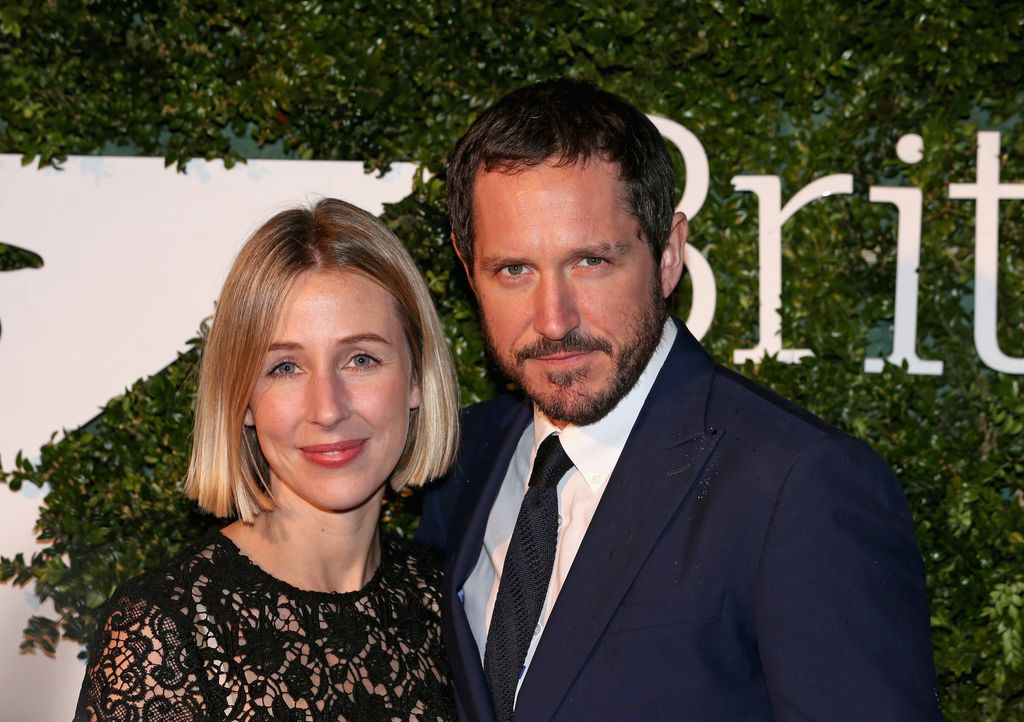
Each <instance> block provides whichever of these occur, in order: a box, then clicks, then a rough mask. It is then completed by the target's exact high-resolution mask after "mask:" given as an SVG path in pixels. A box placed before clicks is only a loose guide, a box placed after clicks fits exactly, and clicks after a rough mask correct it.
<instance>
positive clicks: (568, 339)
mask: <svg viewBox="0 0 1024 722" xmlns="http://www.w3.org/2000/svg"><path fill="white" fill-rule="evenodd" d="M589 351H601V352H603V353H606V354H608V355H609V356H611V355H612V345H611V343H609V342H608V341H607V340H606V339H603V338H598V337H597V336H591V335H589V334H586V333H583V332H582V331H580V330H578V329H573V330H572V331H570V332H569V333H567V334H566V335H565V336H563V337H562V338H560V339H557V340H552V339H550V338H540V339H538V340H537V341H535V342H533V343H531V344H530V345H529V346H524V347H523V348H521V349H519V350H518V351H516V362H517V363H519V364H522V363H525V362H526V361H529V360H530V359H532V358H539V357H542V356H551V355H552V354H556V353H587V352H589Z"/></svg>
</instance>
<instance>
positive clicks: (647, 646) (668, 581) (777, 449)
mask: <svg viewBox="0 0 1024 722" xmlns="http://www.w3.org/2000/svg"><path fill="white" fill-rule="evenodd" d="M678 326H679V334H678V336H677V340H676V342H675V345H674V346H673V348H672V351H671V353H670V355H669V357H668V360H667V362H666V363H665V365H664V367H663V368H662V370H661V372H660V374H659V376H658V378H657V380H656V382H655V385H654V388H653V389H652V391H651V393H650V395H649V397H648V399H647V402H646V404H645V406H644V408H643V410H642V411H641V413H640V417H639V418H638V420H637V422H636V425H635V426H634V429H633V431H632V433H631V434H630V437H629V439H628V441H627V442H626V445H625V448H624V449H623V451H622V456H621V457H620V459H619V462H618V464H617V465H616V467H615V470H614V472H613V473H612V476H611V478H610V480H609V482H608V485H607V487H606V489H605V492H604V496H603V497H602V499H601V502H600V505H599V506H598V509H597V512H596V513H595V515H594V518H593V520H592V522H591V524H590V527H589V529H588V531H587V534H586V536H585V538H584V540H583V543H582V545H581V546H580V549H579V552H578V554H577V556H576V559H575V561H574V562H573V565H572V568H571V569H570V571H569V575H568V577H567V578H566V580H565V584H564V586H563V587H562V589H561V591H560V593H559V596H558V600H557V603H556V604H555V606H554V608H553V609H552V611H551V615H550V619H549V621H548V624H547V626H546V627H545V630H544V633H543V636H542V637H541V640H540V644H539V646H538V648H537V651H536V654H535V656H534V658H533V661H532V663H531V665H530V668H529V670H528V672H527V675H526V678H525V680H524V682H523V685H522V689H521V690H520V693H519V698H518V702H517V705H516V720H521V721H528V722H533V721H535V720H587V721H588V722H593V721H599V720H615V721H617V722H621V721H623V720H638V721H640V720H642V721H644V722H647V721H649V720H701V721H703V720H730V721H736V722H740V721H741V720H744V721H745V720H823V721H827V722H836V721H840V720H851V721H855V722H866V721H868V720H870V721H871V722H881V721H882V720H894V721H899V722H908V721H912V720H936V719H941V714H940V712H939V708H938V703H937V701H936V697H935V692H934V685H935V679H934V677H935V671H934V665H933V661H932V648H931V638H930V631H929V619H928V605H927V601H926V599H925V591H924V572H923V567H922V563H921V558H920V554H919V552H918V550H917V546H916V543H915V540H914V531H913V527H912V523H911V518H910V511H909V509H908V507H907V502H906V499H905V497H904V496H903V492H902V490H901V489H900V486H899V483H898V482H897V480H896V478H895V477H894V475H893V474H892V472H891V471H890V469H889V468H888V467H887V466H886V464H885V463H884V462H883V461H882V460H881V459H880V458H879V457H878V456H877V455H876V454H875V453H874V452H872V451H871V449H869V448H868V447H867V446H866V445H864V444H863V443H861V442H859V441H856V440H855V439H853V438H851V437H849V436H847V435H846V434H843V433H841V432H839V431H837V430H835V429H833V428H831V427H829V426H828V425H826V424H825V423H824V422H822V421H821V420H820V419H818V418H816V417H814V416H813V415H811V414H809V413H808V412H806V411H804V410H803V409H800V408H799V407H797V406H795V405H793V404H791V403H789V402H787V401H786V400H784V399H782V398H780V397H778V396H776V395H774V394H772V393H771V392H769V391H767V390H765V389H763V388H761V387H759V386H757V385H756V384H754V383H752V382H750V381H748V380H746V379H744V378H743V377H741V376H739V375H737V374H735V373H733V372H731V371H729V370H727V369H724V368H722V367H720V366H717V365H716V364H715V363H714V362H713V361H712V360H711V359H710V358H709V357H708V356H707V354H706V353H705V352H704V351H703V350H702V349H701V347H700V345H699V344H698V343H697V341H696V340H694V338H693V337H692V336H691V335H690V334H689V332H688V331H687V330H686V329H685V327H683V326H682V325H681V324H678ZM531 419H532V411H531V407H530V406H529V405H528V404H527V403H524V402H522V401H519V400H515V399H512V398H509V397H501V398H498V399H495V400H493V401H490V402H486V403H483V404H478V405H476V406H473V407H470V408H468V409H466V410H465V411H464V414H463V444H462V452H461V456H460V458H459V461H458V462H457V464H456V466H455V468H454V469H453V471H452V472H451V473H450V474H449V476H448V477H447V478H446V479H445V480H443V481H442V482H441V483H440V484H439V485H437V486H435V487H434V488H433V489H432V490H430V491H429V492H428V493H427V495H426V497H425V499H424V516H423V521H422V525H421V528H420V532H419V534H418V538H419V539H420V540H421V541H423V542H424V543H427V544H430V545H433V546H437V547H440V548H443V549H445V550H446V552H447V565H446V579H445V584H444V592H445V594H444V601H443V612H442V624H443V631H444V636H445V640H446V643H447V646H448V654H449V657H450V660H451V666H452V673H453V676H454V680H455V686H456V691H457V696H458V702H459V708H460V714H461V715H462V717H463V718H464V719H466V720H472V721H473V722H477V721H490V720H493V719H494V717H493V712H492V710H491V703H490V698H489V695H488V691H487V684H486V681H485V679H484V675H483V670H482V668H481V664H480V653H479V651H478V648H477V646H476V642H475V640H474V638H473V634H472V632H471V631H470V628H469V625H468V623H467V620H466V615H465V613H464V612H463V608H462V604H461V602H460V599H459V591H460V590H461V588H462V585H463V583H464V582H465V580H466V578H467V576H468V575H469V573H470V572H471V571H472V569H473V566H474V565H475V564H476V561H477V558H478V556H479V554H480V549H481V544H482V538H483V534H484V528H485V526H486V524H487V516H488V514H489V512H490V509H491V505H492V504H493V502H494V499H495V496H496V495H497V492H498V488H499V486H500V485H501V482H502V479H503V477H504V475H505V472H506V469H507V467H508V464H509V459H510V458H511V456H512V452H513V450H514V449H515V446H516V443H517V441H518V440H519V438H520V435H521V434H522V432H523V430H524V429H525V428H526V426H527V424H529V423H530V421H531Z"/></svg>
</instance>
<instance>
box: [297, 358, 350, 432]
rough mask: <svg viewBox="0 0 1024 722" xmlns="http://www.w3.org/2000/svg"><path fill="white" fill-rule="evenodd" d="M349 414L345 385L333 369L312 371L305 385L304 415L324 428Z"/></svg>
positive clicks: (332, 425) (331, 425) (329, 426)
mask: <svg viewBox="0 0 1024 722" xmlns="http://www.w3.org/2000/svg"><path fill="white" fill-rule="evenodd" d="M348 415H349V405H348V400H347V398H346V392H345V385H344V382H343V381H342V379H341V378H339V376H338V374H337V372H336V370H335V369H328V370H324V371H319V372H317V373H314V374H313V375H312V377H311V378H310V381H309V384H308V385H307V386H306V417H307V419H308V420H309V421H310V422H311V423H314V424H316V425H318V426H322V427H324V428H332V427H334V426H335V425H336V424H337V423H338V422H339V421H342V420H343V419H345V418H347V417H348Z"/></svg>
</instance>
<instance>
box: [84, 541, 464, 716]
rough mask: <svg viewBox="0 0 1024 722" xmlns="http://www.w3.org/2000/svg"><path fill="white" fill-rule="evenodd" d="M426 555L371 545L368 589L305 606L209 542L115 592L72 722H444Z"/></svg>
mask: <svg viewBox="0 0 1024 722" xmlns="http://www.w3.org/2000/svg"><path fill="white" fill-rule="evenodd" d="M439 586H440V572H439V570H438V565H437V561H436V559H435V558H434V557H433V556H432V555H431V553H430V552H428V551H426V550H423V549H420V548H419V547H416V546H414V545H413V544H410V543H408V542H404V541H401V540H398V539H393V538H389V537H384V538H382V542H381V562H380V566H379V567H378V569H377V572H376V573H375V574H374V577H373V579H371V580H370V582H369V583H368V584H367V585H366V586H365V587H364V588H363V589H361V590H359V591H357V592H349V593H344V594H342V593H322V592H308V591H303V590H300V589H296V588H295V587H292V586H290V585H288V584H285V583H284V582H281V581H278V580H277V579H275V578H274V577H272V576H270V575H269V574H267V573H266V572H264V571H263V570H262V569H260V568H259V567H258V566H256V565H255V564H254V563H253V562H251V561H250V560H249V559H248V558H247V557H246V556H244V555H243V554H242V553H241V552H240V551H239V549H238V547H236V546H235V545H234V543H232V542H231V541H230V540H229V539H228V538H227V537H225V536H224V535H223V534H221V533H219V532H214V533H211V534H210V535H208V536H207V537H206V538H204V540H203V541H202V543H201V544H200V545H199V546H198V547H197V548H195V549H193V550H192V551H191V552H189V553H188V554H185V555H183V556H180V557H178V558H177V559H175V560H174V561H172V562H170V563H169V564H167V565H165V566H163V567H161V568H160V569H157V570H155V571H153V572H149V573H147V574H144V575H142V576H141V577H138V578H136V579H133V580H132V581H130V582H128V583H127V584H126V585H124V586H123V587H121V588H120V589H119V590H118V591H117V593H116V594H115V595H114V596H113V598H112V599H111V600H110V601H109V602H108V603H107V607H106V609H105V612H106V619H105V622H104V623H103V625H102V627H101V628H100V629H99V631H98V634H97V637H96V638H95V641H94V644H93V647H92V657H91V659H90V660H89V666H88V668H87V670H86V675H85V681H84V682H83V683H82V693H81V697H80V698H79V701H78V710H77V712H76V714H75V720H76V722H79V721H87V720H102V721H103V722H107V721H108V720H110V721H112V722H113V721H116V722H129V721H131V722H194V721H196V720H210V721H212V720H218V721H219V720H247V721H249V722H257V721H263V720H274V721H275V722H279V721H281V722H284V721H287V722H292V721H294V722H299V721H300V720H301V722H321V721H323V722H326V721H327V720H330V722H336V721H337V720H372V721H373V722H377V721H378V720H452V719H455V709H454V702H453V700H452V691H451V686H450V683H449V677H448V664H447V661H446V658H445V655H444V648H443V647H442V646H441V637H440V623H439V615H440V610H439V604H438V593H439V592H438V589H439Z"/></svg>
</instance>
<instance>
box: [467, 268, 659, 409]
mask: <svg viewBox="0 0 1024 722" xmlns="http://www.w3.org/2000/svg"><path fill="white" fill-rule="evenodd" d="M667 316H668V306H667V303H666V302H665V299H663V298H662V297H661V284H660V282H659V280H658V276H657V274H655V279H654V282H653V283H652V284H651V287H650V293H649V295H648V298H647V302H646V303H643V304H641V305H640V306H639V308H638V309H637V314H636V316H635V317H634V318H633V323H632V324H631V325H630V331H631V335H630V336H629V338H627V339H624V340H623V343H622V347H621V348H620V349H619V351H618V353H615V351H614V350H613V348H612V345H611V342H609V341H608V340H607V339H604V338H598V337H596V336H591V335H589V334H586V333H584V332H582V331H580V330H579V329H578V328H574V329H572V330H571V331H570V332H569V333H567V334H566V335H565V336H563V337H562V338H560V339H558V340H557V341H553V340H551V339H549V338H543V337H542V338H540V339H539V340H537V341H535V342H534V343H532V344H530V345H529V346H526V347H524V348H520V349H518V350H515V351H512V350H508V352H507V353H504V354H503V353H499V350H498V349H497V348H495V346H494V343H493V339H492V337H491V332H490V329H489V328H488V327H487V315H486V314H485V313H483V309H481V313H480V322H481V326H482V327H483V331H484V343H485V345H486V348H487V352H488V354H490V357H491V359H492V360H493V361H494V363H495V364H497V366H498V368H499V369H501V371H502V373H504V374H505V375H506V376H507V377H508V378H509V380H511V381H512V382H513V383H515V384H516V385H518V386H519V387H520V388H521V389H523V390H524V391H525V392H526V395H527V396H529V397H530V400H531V401H532V402H533V403H534V404H535V405H536V406H537V408H538V409H540V410H541V411H542V412H543V413H544V415H545V416H547V417H548V418H549V419H551V420H552V421H558V422H565V423H569V424H573V425H575V426H587V425H589V424H593V423H594V422H596V421H599V420H600V419H603V418H604V417H605V416H606V415H607V414H608V413H609V412H610V411H611V410H612V409H614V408H615V407H616V406H617V405H618V403H619V402H620V401H621V400H622V398H623V397H624V396H625V395H626V394H628V393H629V392H630V391H631V390H632V389H633V387H634V386H635V385H636V382H637V379H639V378H640V374H642V373H643V370H644V368H645V367H646V366H647V362H648V361H649V360H650V358H651V356H652V355H653V354H654V350H655V349H656V348H657V346H658V342H659V341H660V340H661V331H662V327H663V326H664V324H665V319H666V318H667ZM588 351H596V352H599V353H604V354H607V355H608V356H610V357H611V360H612V369H613V374H614V375H613V377H612V379H611V381H610V382H609V384H608V386H607V388H604V389H597V390H595V391H592V392H587V391H585V390H583V389H581V388H579V387H580V386H581V385H582V383H583V382H584V381H585V380H586V379H587V377H588V376H589V375H590V369H589V368H588V367H586V366H585V365H584V366H582V367H580V368H577V369H572V370H568V371H554V372H549V373H548V374H547V380H548V382H549V383H550V384H551V385H553V386H555V387H556V390H555V391H553V392H541V391H540V390H539V389H535V388H530V385H529V384H528V382H527V380H526V373H525V366H526V362H527V361H528V360H529V359H532V358H538V357H543V356H549V355H551V354H556V353H586V352H588Z"/></svg>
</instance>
